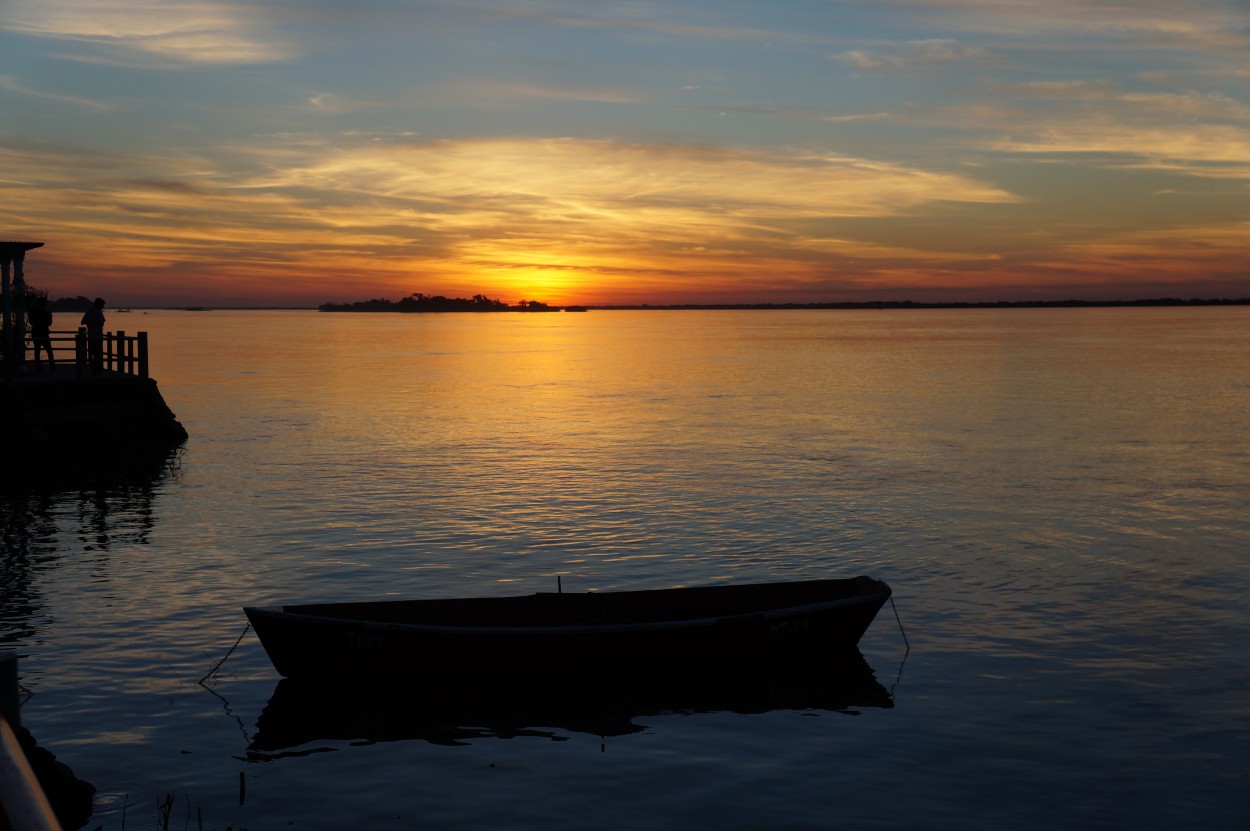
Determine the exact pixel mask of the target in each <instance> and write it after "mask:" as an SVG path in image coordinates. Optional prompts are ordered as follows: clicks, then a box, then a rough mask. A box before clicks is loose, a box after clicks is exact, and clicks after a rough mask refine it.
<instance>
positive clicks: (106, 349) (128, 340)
mask: <svg viewBox="0 0 1250 831" xmlns="http://www.w3.org/2000/svg"><path fill="white" fill-rule="evenodd" d="M66 335H69V337H66ZM65 341H69V342H70V343H73V344H74V365H75V366H76V367H77V368H78V376H79V377H82V376H83V375H84V374H86V373H87V372H89V371H90V368H91V350H90V348H89V344H88V343H87V330H86V329H84V328H79V329H78V331H77V332H53V333H52V347H53V352H54V354H55V352H56V351H57V346H56V345H57V343H60V342H65ZM56 363H58V364H59V363H67V362H66V361H61V360H57V361H56ZM100 363H101V368H102V369H107V370H111V371H113V372H121V373H125V374H126V375H138V376H139V377H140V378H147V377H148V333H147V332H138V333H136V334H134V335H127V334H126V333H125V332H105V333H104V341H103V343H102V344H101V353H100Z"/></svg>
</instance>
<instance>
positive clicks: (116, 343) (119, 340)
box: [111, 329, 126, 372]
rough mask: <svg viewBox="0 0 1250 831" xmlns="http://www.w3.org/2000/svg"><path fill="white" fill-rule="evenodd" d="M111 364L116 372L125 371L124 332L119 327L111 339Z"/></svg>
mask: <svg viewBox="0 0 1250 831" xmlns="http://www.w3.org/2000/svg"><path fill="white" fill-rule="evenodd" d="M113 351H114V353H115V354H114V356H113V366H112V367H111V368H112V369H115V370H117V371H118V372H125V371H126V333H125V332H123V331H121V330H120V329H119V330H118V331H117V334H116V335H115V336H114V339H113Z"/></svg>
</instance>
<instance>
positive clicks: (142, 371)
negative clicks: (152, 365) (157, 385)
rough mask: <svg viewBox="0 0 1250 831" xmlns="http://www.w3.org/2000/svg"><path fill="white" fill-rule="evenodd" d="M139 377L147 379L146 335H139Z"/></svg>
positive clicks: (145, 333) (141, 333)
mask: <svg viewBox="0 0 1250 831" xmlns="http://www.w3.org/2000/svg"><path fill="white" fill-rule="evenodd" d="M139 377H140V378H147V377H148V333H147V332H140V333H139Z"/></svg>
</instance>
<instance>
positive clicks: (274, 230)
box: [0, 0, 1250, 306]
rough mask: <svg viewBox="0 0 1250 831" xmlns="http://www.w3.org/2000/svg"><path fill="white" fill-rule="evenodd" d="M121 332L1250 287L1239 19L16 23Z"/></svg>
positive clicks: (55, 171) (8, 232) (48, 274)
mask: <svg viewBox="0 0 1250 831" xmlns="http://www.w3.org/2000/svg"><path fill="white" fill-rule="evenodd" d="M0 240H21V241H39V242H43V243H45V245H44V247H43V248H40V249H37V250H35V251H32V252H31V253H30V254H28V255H27V258H26V262H25V273H26V278H27V281H28V282H29V283H30V284H32V285H34V286H37V287H39V288H43V289H45V290H47V291H48V292H49V293H50V294H51V295H52V296H53V297H62V296H77V295H86V296H90V297H94V296H97V295H98V296H104V297H106V299H108V301H109V304H110V305H111V306H144V305H182V304H191V305H212V306H232V305H233V306H244V305H278V306H314V305H316V304H319V303H324V302H343V301H354V300H363V299H370V298H375V297H380V298H387V299H392V300H398V299H399V298H402V297H405V296H407V295H409V294H412V293H414V292H421V293H424V294H444V295H447V296H464V297H468V296H472V295H474V294H479V293H480V294H485V295H487V296H489V297H492V298H498V299H502V300H504V301H505V302H508V303H515V302H518V301H519V300H538V301H542V302H547V303H552V304H566V303H584V304H593V305H604V304H615V303H653V304H665V303H709V304H714V303H764V302H773V303H789V302H800V303H806V302H842V301H872V300H913V301H928V302H932V301H997V300H1061V299H1069V298H1077V299H1090V300H1097V299H1142V298H1156V297H1185V298H1189V297H1237V298H1241V297H1248V296H1250V0H1131V2H1130V1H1128V0H1123V1H1121V0H871V2H857V1H856V0H845V1H843V0H760V1H759V2H748V1H747V0H682V2H667V1H666V0H653V1H652V2H631V1H628V0H627V1H624V2H614V1H613V0H604V1H603V2H595V3H588V2H584V0H579V1H578V2H572V1H571V0H569V1H568V2H565V1H564V0H495V1H494V2H492V1H491V0H481V2H478V1H477V0H452V1H451V2H436V1H435V0H431V1H429V2H422V1H421V0H238V1H237V2H217V0H186V1H185V2H184V1H183V0H164V1H162V0H129V1H128V0H0Z"/></svg>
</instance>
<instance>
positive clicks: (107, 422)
mask: <svg viewBox="0 0 1250 831" xmlns="http://www.w3.org/2000/svg"><path fill="white" fill-rule="evenodd" d="M42 245H43V243H41V242H0V294H2V299H0V304H2V305H0V313H2V315H0V316H2V323H3V327H2V330H3V331H2V333H0V353H2V361H0V431H3V435H5V436H8V437H10V439H11V441H10V442H8V443H7V449H6V451H5V454H4V462H5V463H6V464H5V465H4V476H3V477H2V478H3V484H4V485H5V486H8V487H12V486H15V485H17V486H23V485H26V484H30V483H35V484H47V483H48V482H50V481H51V480H56V481H59V482H63V483H65V484H68V485H71V486H72V485H74V484H76V483H78V482H80V481H82V480H83V479H84V478H85V477H95V476H97V475H98V474H107V473H110V472H118V471H125V470H136V471H139V470H151V469H153V468H156V467H159V466H160V465H162V464H164V463H165V462H166V461H167V460H168V459H169V457H170V455H171V454H172V453H173V451H174V450H175V449H176V448H177V447H178V446H179V445H181V444H182V443H183V442H184V441H186V439H187V431H186V430H185V429H184V428H183V426H182V425H181V424H179V423H178V420H177V418H175V416H174V414H173V412H172V411H171V410H170V409H169V407H168V405H167V404H166V403H165V400H164V398H162V397H161V394H160V391H159V390H158V389H157V386H156V381H155V380H154V379H153V378H151V377H150V374H149V365H148V336H147V333H146V332H138V333H135V334H127V333H126V332H122V331H117V332H104V333H103V337H102V338H101V339H100V341H99V350H98V351H99V354H98V355H93V354H92V352H93V351H94V347H95V344H93V343H91V341H90V340H89V338H88V333H87V331H86V329H85V328H79V329H77V330H53V331H51V332H50V333H49V340H50V342H51V347H52V355H53V358H52V359H51V360H49V358H48V356H47V355H46V354H44V353H43V352H41V353H40V354H39V358H40V360H39V361H35V360H34V357H35V353H34V348H33V347H34V343H33V341H32V342H30V343H28V332H29V329H30V326H29V322H30V313H31V311H32V309H31V303H32V302H34V301H37V300H38V299H39V297H40V295H41V293H32V291H31V290H29V289H28V287H27V285H26V282H25V275H24V261H25V257H26V253H27V252H28V251H31V250H34V249H36V248H39V247H41V246H42ZM37 305H38V304H37V303H36V306H37Z"/></svg>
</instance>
